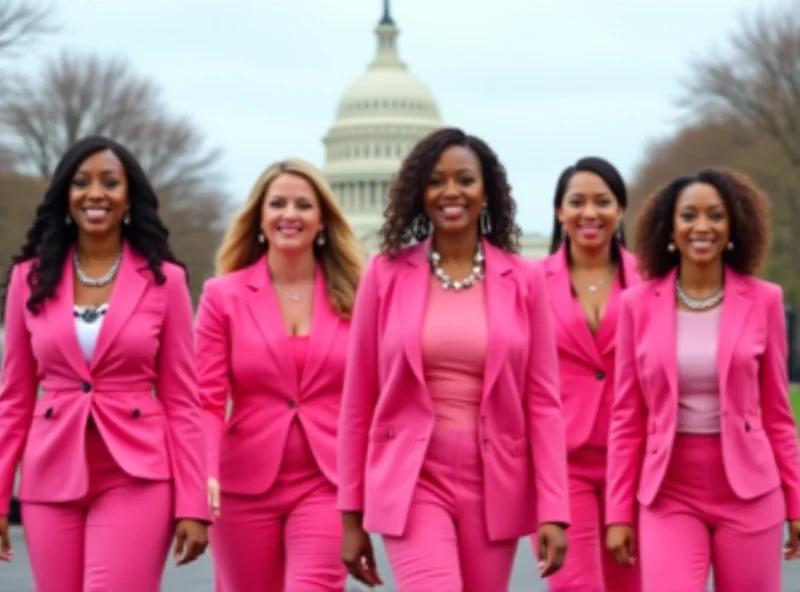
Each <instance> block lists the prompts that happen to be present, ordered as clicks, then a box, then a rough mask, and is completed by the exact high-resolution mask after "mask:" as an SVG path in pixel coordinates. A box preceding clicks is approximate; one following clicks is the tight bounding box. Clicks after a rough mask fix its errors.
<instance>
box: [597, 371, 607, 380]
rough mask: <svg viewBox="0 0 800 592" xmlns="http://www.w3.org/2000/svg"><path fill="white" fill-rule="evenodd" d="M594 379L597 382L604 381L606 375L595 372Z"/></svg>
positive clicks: (601, 372)
mask: <svg viewBox="0 0 800 592" xmlns="http://www.w3.org/2000/svg"><path fill="white" fill-rule="evenodd" d="M594 377H595V378H596V379H597V380H605V379H606V373H605V372H603V371H602V370H598V371H597V372H595V373H594Z"/></svg>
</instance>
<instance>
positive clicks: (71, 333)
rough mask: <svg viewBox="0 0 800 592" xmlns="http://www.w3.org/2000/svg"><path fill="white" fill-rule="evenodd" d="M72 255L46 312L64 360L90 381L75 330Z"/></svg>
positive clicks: (46, 305)
mask: <svg viewBox="0 0 800 592" xmlns="http://www.w3.org/2000/svg"><path fill="white" fill-rule="evenodd" d="M72 253H73V249H70V252H69V253H68V254H67V259H66V261H65V263H64V269H63V271H62V273H61V283H60V284H59V286H58V290H57V291H56V297H55V298H54V299H53V300H52V301H50V302H48V303H46V304H45V306H44V311H45V315H46V318H47V324H48V326H49V327H50V334H51V335H52V336H53V337H54V338H55V340H56V341H57V342H58V346H59V349H60V350H61V353H62V354H63V356H64V358H65V359H66V360H67V362H68V363H69V365H70V366H71V367H72V369H73V370H75V372H77V374H78V375H79V376H80V377H81V378H83V379H84V380H88V379H89V378H90V375H89V364H88V363H87V362H86V360H85V359H84V357H83V355H82V354H81V348H80V344H79V343H78V333H77V330H76V328H75V308H74V305H75V280H74V278H73V274H74V269H73V264H72Z"/></svg>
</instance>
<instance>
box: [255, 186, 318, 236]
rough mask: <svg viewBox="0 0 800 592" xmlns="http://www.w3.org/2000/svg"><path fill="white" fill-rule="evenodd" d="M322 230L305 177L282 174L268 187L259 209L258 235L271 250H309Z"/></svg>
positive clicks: (315, 203)
mask: <svg viewBox="0 0 800 592" xmlns="http://www.w3.org/2000/svg"><path fill="white" fill-rule="evenodd" d="M321 230H322V208H321V206H320V202H319V198H318V197H317V192H316V191H315V190H314V186H313V185H312V184H311V183H310V182H309V181H308V180H307V179H305V178H304V177H301V176H299V175H294V174H291V173H283V174H281V175H278V176H277V177H275V179H274V180H273V181H272V183H270V185H269V189H267V193H266V195H265V196H264V203H263V206H262V208H261V231H262V232H263V233H264V236H265V237H266V239H267V244H268V245H269V248H270V249H278V250H280V251H302V250H306V249H309V250H310V249H312V248H313V245H314V239H315V238H316V237H317V235H318V234H319V232H320V231H321Z"/></svg>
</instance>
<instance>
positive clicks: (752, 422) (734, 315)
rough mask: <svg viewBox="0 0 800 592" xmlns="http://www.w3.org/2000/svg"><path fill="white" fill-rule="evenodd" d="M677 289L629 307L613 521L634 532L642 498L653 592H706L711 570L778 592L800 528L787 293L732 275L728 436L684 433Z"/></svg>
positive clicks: (747, 591) (648, 291) (724, 333)
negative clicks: (787, 537)
mask: <svg viewBox="0 0 800 592" xmlns="http://www.w3.org/2000/svg"><path fill="white" fill-rule="evenodd" d="M675 282H676V273H675V271H673V272H672V273H670V274H669V275H668V276H666V277H665V278H663V279H658V280H653V281H650V282H647V283H644V284H641V285H639V286H637V287H634V288H632V289H631V290H628V291H626V293H625V294H624V295H623V297H622V301H621V305H620V313H619V315H620V320H619V328H618V333H617V339H618V344H617V379H616V396H615V401H614V406H613V408H612V417H611V430H610V437H609V465H608V498H607V504H608V506H607V511H606V522H607V523H608V524H632V523H633V522H634V513H635V508H636V500H637V499H638V501H639V503H640V508H639V514H640V537H639V544H638V549H639V557H640V564H641V570H642V585H643V589H644V590H646V591H647V592H673V591H674V590H701V589H704V585H705V581H706V578H707V576H708V571H709V565H710V564H711V563H713V566H714V578H715V582H716V583H717V586H718V589H719V590H721V591H725V592H752V591H754V590H758V591H759V592H780V589H781V583H780V579H781V576H780V573H781V564H780V562H781V559H780V557H781V531H782V529H783V525H782V523H783V521H784V520H785V519H787V518H790V519H797V518H800V449H798V442H797V427H796V425H795V421H794V418H793V416H792V411H791V408H790V406H789V399H788V391H789V384H788V376H787V343H786V327H785V319H784V308H783V297H782V293H781V290H780V288H779V287H778V286H776V285H774V284H771V283H768V282H765V281H762V280H759V279H756V278H753V277H746V276H742V275H739V274H737V273H735V272H734V271H732V270H731V269H726V270H725V298H724V301H723V304H722V310H721V318H720V319H719V331H718V335H717V336H712V340H713V339H714V338H715V339H716V340H717V355H716V367H717V380H718V384H717V385H716V386H717V387H718V389H717V393H718V401H719V407H718V409H719V414H718V420H717V421H718V424H719V431H718V433H716V434H702V433H686V432H683V433H678V432H679V429H680V428H681V425H679V421H678V416H679V414H678V411H679V386H678V385H679V382H681V374H682V373H683V372H684V371H685V370H686V369H685V368H681V366H680V364H678V361H677V353H676V352H677V345H679V344H678V341H677V338H676V316H677V315H676V310H675V308H676V306H675ZM695 314H698V313H695ZM698 318H699V317H698ZM694 338H695V339H698V338H700V336H694ZM712 344H713V341H712ZM681 396H682V395H681ZM706 406H707V405H706ZM701 417H702V416H701ZM685 424H687V421H686V420H684V421H683V423H682V425H685ZM712 558H713V559H712Z"/></svg>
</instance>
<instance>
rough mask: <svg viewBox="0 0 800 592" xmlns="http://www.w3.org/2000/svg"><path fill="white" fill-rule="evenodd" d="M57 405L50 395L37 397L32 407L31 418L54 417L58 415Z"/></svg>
mask: <svg viewBox="0 0 800 592" xmlns="http://www.w3.org/2000/svg"><path fill="white" fill-rule="evenodd" d="M58 412H59V406H58V405H56V404H55V402H54V401H53V398H52V397H47V398H44V399H39V400H37V401H36V405H35V406H34V408H33V419H34V420H38V419H55V418H56V417H57V416H58Z"/></svg>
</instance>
